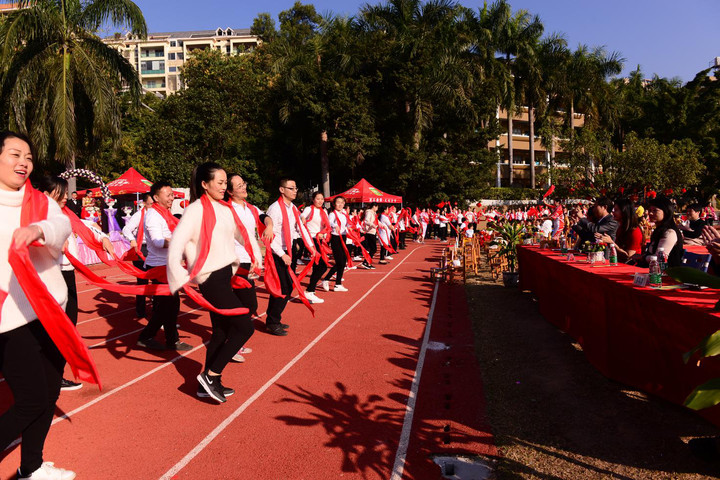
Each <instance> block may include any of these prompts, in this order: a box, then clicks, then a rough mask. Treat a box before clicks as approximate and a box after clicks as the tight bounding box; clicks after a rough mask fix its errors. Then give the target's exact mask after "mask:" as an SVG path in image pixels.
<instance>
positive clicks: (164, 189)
mask: <svg viewBox="0 0 720 480" xmlns="http://www.w3.org/2000/svg"><path fill="white" fill-rule="evenodd" d="M150 195H151V196H152V197H153V206H152V207H150V208H148V210H147V212H146V213H145V225H144V228H145V239H146V242H147V249H148V254H147V257H146V259H145V268H147V269H148V270H149V269H151V268H153V267H160V266H163V265H167V256H168V246H169V245H170V237H171V236H172V229H174V225H175V223H173V226H171V225H170V224H169V223H168V220H169V219H170V218H174V217H172V213H171V212H170V209H171V208H172V204H173V200H174V199H175V194H174V193H173V189H172V187H171V186H170V184H169V183H167V182H163V181H160V182H156V183H154V184H153V186H152V187H150ZM160 209H164V210H160ZM170 221H171V222H172V220H170ZM153 283H160V282H158V281H157V280H153ZM152 301H153V311H152V317H151V318H150V320H149V321H148V324H147V325H146V326H145V328H144V329H143V331H142V332H140V337H139V338H138V341H137V345H138V346H139V347H143V348H149V349H151V350H166V349H167V350H178V351H186V350H192V346H190V345H188V344H187V343H185V342H181V341H180V337H179V335H178V331H177V323H176V322H177V316H178V312H179V311H180V297H179V296H178V295H177V293H176V294H175V295H155V296H154V297H153V300H152ZM160 327H163V329H164V330H165V345H163V344H162V343H160V342H158V341H157V340H155V335H156V334H157V332H158V330H160Z"/></svg>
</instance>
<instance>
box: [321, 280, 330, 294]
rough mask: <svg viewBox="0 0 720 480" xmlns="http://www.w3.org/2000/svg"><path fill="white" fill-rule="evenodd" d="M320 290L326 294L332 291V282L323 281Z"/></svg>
mask: <svg viewBox="0 0 720 480" xmlns="http://www.w3.org/2000/svg"><path fill="white" fill-rule="evenodd" d="M320 288H322V289H323V290H325V291H326V292H329V291H330V282H329V281H327V280H323V281H322V283H321V284H320Z"/></svg>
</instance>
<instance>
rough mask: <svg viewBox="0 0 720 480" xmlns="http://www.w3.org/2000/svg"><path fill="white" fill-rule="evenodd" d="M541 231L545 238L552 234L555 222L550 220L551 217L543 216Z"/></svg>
mask: <svg viewBox="0 0 720 480" xmlns="http://www.w3.org/2000/svg"><path fill="white" fill-rule="evenodd" d="M540 231H541V232H542V234H543V236H544V237H549V236H550V235H551V234H552V231H553V221H552V220H551V219H550V217H549V216H547V215H544V216H543V222H542V225H540Z"/></svg>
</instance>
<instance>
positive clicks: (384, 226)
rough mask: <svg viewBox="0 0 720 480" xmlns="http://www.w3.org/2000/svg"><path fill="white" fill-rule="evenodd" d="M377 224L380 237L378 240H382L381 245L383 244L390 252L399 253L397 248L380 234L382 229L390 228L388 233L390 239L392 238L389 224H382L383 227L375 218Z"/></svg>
mask: <svg viewBox="0 0 720 480" xmlns="http://www.w3.org/2000/svg"><path fill="white" fill-rule="evenodd" d="M375 225H376V226H377V227H378V236H377V237H378V240H380V245H382V246H383V248H384V249H385V250H387V251H388V252H389V253H397V252H396V251H395V249H394V248H392V245H390V244H389V243H388V242H386V241H385V240H383V236H382V235H380V229H385V230H388V233H387V235H388V239H389V238H390V231H389V230H390V229H389V228H388V227H387V225H385V224H382V227H380V223H379V222H378V221H377V220H375Z"/></svg>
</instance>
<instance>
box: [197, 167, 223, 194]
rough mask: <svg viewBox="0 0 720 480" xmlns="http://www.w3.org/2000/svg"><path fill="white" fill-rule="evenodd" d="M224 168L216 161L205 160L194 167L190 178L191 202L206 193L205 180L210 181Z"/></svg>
mask: <svg viewBox="0 0 720 480" xmlns="http://www.w3.org/2000/svg"><path fill="white" fill-rule="evenodd" d="M222 169H223V168H222V167H221V166H220V165H218V164H217V163H215V162H205V163H203V164H200V165H198V166H197V167H195V168H194V169H193V173H192V178H191V179H190V202H194V201H195V200H197V199H198V198H200V197H202V196H203V194H204V193H205V189H204V188H203V186H202V184H203V182H210V181H211V180H212V179H214V178H215V172H217V171H218V170H222Z"/></svg>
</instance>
